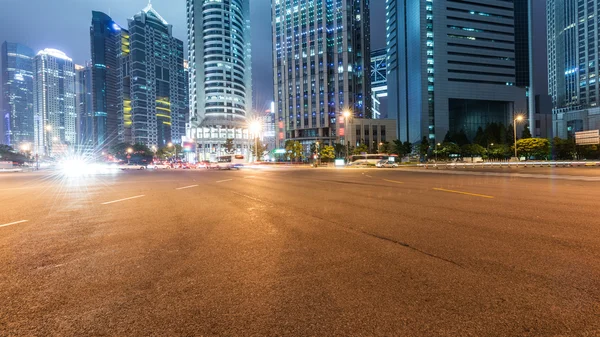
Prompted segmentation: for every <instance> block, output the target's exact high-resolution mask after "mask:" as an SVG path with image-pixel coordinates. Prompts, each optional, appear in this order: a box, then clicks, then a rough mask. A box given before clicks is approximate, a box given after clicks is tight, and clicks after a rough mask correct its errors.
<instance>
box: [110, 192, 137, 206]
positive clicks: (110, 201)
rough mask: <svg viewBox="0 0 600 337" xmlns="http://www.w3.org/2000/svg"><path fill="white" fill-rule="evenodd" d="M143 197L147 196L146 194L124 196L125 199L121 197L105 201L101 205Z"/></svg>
mask: <svg viewBox="0 0 600 337" xmlns="http://www.w3.org/2000/svg"><path fill="white" fill-rule="evenodd" d="M141 197H145V195H143V194H142V195H136V196H135V197H129V198H123V199H119V200H113V201H107V202H103V203H101V204H100V205H108V204H114V203H115V202H121V201H125V200H131V199H137V198H141Z"/></svg>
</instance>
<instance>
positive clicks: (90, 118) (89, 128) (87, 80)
mask: <svg viewBox="0 0 600 337" xmlns="http://www.w3.org/2000/svg"><path fill="white" fill-rule="evenodd" d="M75 73H76V82H75V93H76V99H75V104H76V106H77V117H78V123H77V146H78V149H77V151H78V152H79V153H91V152H92V151H94V141H93V138H92V137H93V134H94V107H93V104H92V103H93V101H92V97H93V96H92V91H93V87H92V65H91V64H88V65H86V66H80V65H75Z"/></svg>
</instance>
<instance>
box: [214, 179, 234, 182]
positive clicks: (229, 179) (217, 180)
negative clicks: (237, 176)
mask: <svg viewBox="0 0 600 337" xmlns="http://www.w3.org/2000/svg"><path fill="white" fill-rule="evenodd" d="M232 180H233V179H225V180H217V183H224V182H226V181H232Z"/></svg>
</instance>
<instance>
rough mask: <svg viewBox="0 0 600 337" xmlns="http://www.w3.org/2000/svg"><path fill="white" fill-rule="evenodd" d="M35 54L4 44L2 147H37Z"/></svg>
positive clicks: (16, 45) (19, 47)
mask: <svg viewBox="0 0 600 337" xmlns="http://www.w3.org/2000/svg"><path fill="white" fill-rule="evenodd" d="M34 56H35V54H34V52H33V51H32V50H31V49H30V48H29V47H27V46H24V45H22V44H18V43H11V42H4V43H3V44H2V55H1V58H2V68H1V71H2V95H3V97H2V98H3V99H2V107H1V108H2V110H0V113H1V117H2V118H1V119H2V122H3V123H0V124H3V128H2V130H0V136H1V137H0V144H7V145H12V146H15V147H18V146H21V145H27V144H28V145H29V146H31V145H33V142H34V126H33V125H34V123H33V57H34Z"/></svg>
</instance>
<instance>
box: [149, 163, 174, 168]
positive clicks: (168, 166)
mask: <svg viewBox="0 0 600 337" xmlns="http://www.w3.org/2000/svg"><path fill="white" fill-rule="evenodd" d="M148 168H151V169H155V170H168V169H170V168H171V165H170V164H166V163H161V162H154V163H150V164H148Z"/></svg>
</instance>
